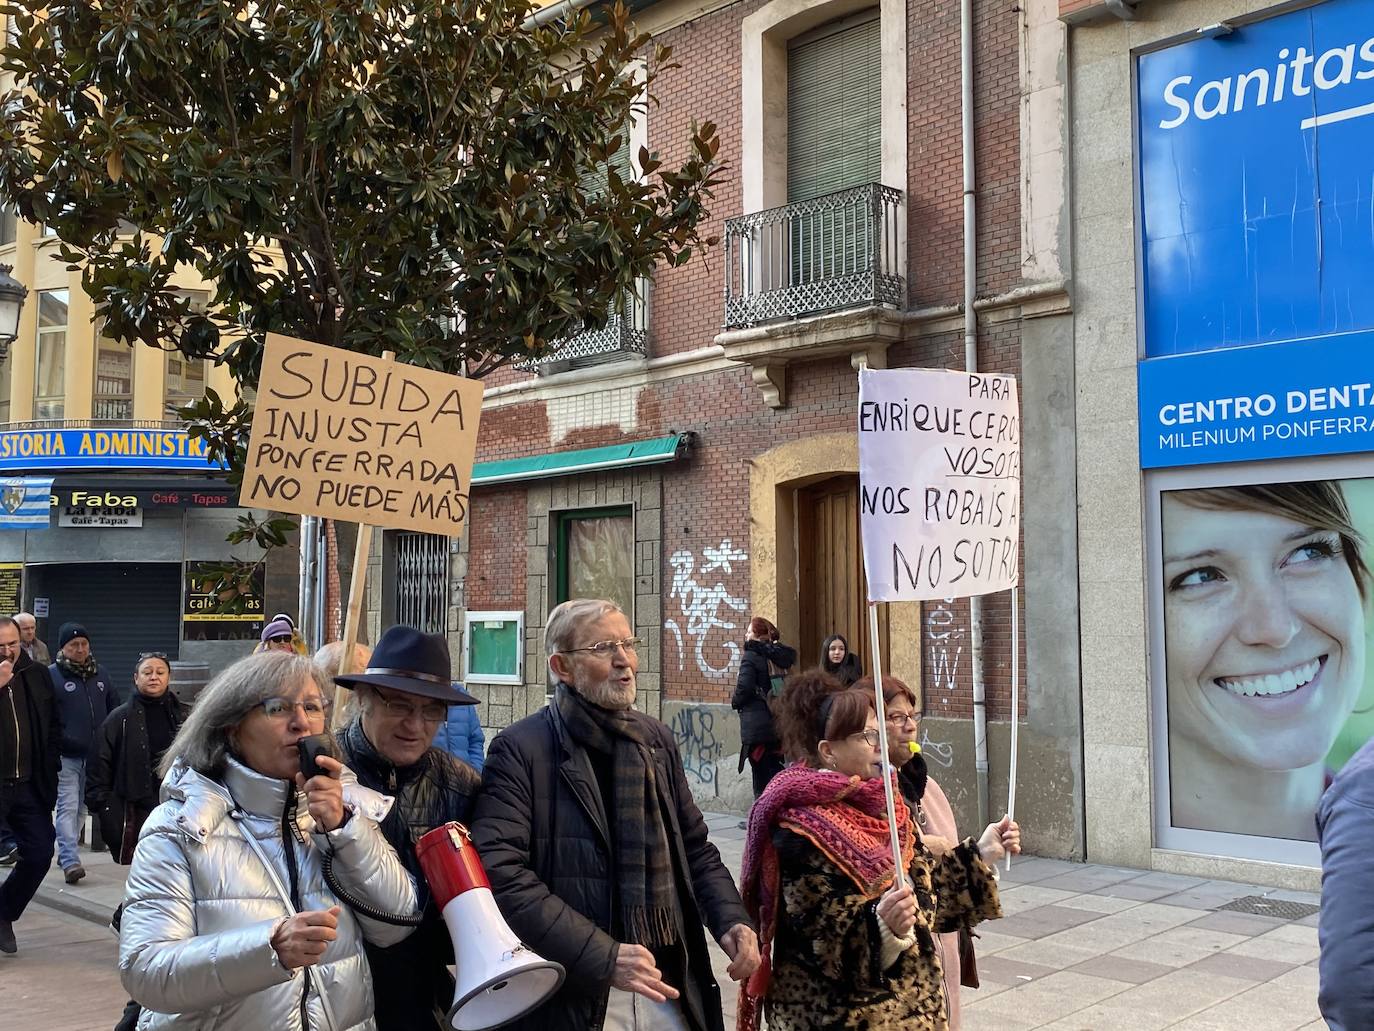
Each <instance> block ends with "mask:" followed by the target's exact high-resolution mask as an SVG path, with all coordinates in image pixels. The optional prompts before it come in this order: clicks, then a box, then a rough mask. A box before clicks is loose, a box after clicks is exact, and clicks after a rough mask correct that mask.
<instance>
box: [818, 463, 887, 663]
mask: <svg viewBox="0 0 1374 1031" xmlns="http://www.w3.org/2000/svg"><path fill="white" fill-rule="evenodd" d="M796 514H797V559H798V562H797V615H798V633H799V639H798V642H797V644H798V652H799V654H800V661H801V665H802V667H803V668H804V667H806V666H813V665H816V664H817V663H819V662H820V661H821V654H820V647H821V642H822V641H823V640H825V638H827V637H829V636H830V635H831V634H841V635H843V636H844V639H845V640H846V641H848V642H849V646H850V648H852V649H853V650H854V652H855V654H857V655H858V656H859V658H860V660H861V661H862V662H863V667H864V671H865V672H872V669H873V655H872V650H871V648H870V647H869V634H868V605H867V601H866V598H867V595H866V592H865V586H864V570H863V552H862V550H861V548H860V542H859V477H858V476H857V475H855V474H853V473H845V474H841V475H839V476H832V477H830V478H829V479H825V480H821V481H820V482H819V483H813V484H809V485H808V486H805V487H801V488H798V489H797V498H796ZM888 612H889V608H888V606H883V608H882V610H881V612H880V620H881V622H880V624H879V633H880V634H881V641H880V643H881V644H882V645H883V654H884V655H886V656H888V657H889V658H888V661H891V653H890V651H889V650H888V648H887V641H888V638H889V634H888V627H887V623H888V618H887V617H888Z"/></svg>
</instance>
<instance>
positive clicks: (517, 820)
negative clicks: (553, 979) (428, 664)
mask: <svg viewBox="0 0 1374 1031" xmlns="http://www.w3.org/2000/svg"><path fill="white" fill-rule="evenodd" d="M630 634H631V630H630V624H629V621H628V620H627V619H626V618H625V614H624V613H623V612H622V611H621V610H620V609H619V608H618V607H617V606H616V605H615V604H614V603H612V602H608V601H593V600H588V599H577V600H573V601H567V602H564V603H563V604H562V605H559V606H558V607H557V608H555V609H554V610H553V612H551V613H550V614H549V620H548V626H547V628H546V630H545V647H546V649H547V652H548V656H549V669H550V671H551V672H552V674H553V676H554V678H555V679H556V680H557V685H558V686H557V688H556V695H555V699H554V701H553V703H552V704H551V705H549V706H547V707H546V708H544V709H543V710H541V711H540V712H537V713H535V714H534V715H533V716H529V717H526V718H525V719H523V720H521V721H519V722H518V723H515V724H514V725H512V726H510V727H508V728H506V729H505V730H504V731H502V732H501V733H500V734H498V735H497V737H496V740H495V741H493V742H492V745H491V748H490V750H489V751H488V753H487V764H486V768H485V769H484V770H483V774H482V794H481V796H480V797H479V798H478V801H477V811H476V816H475V819H474V821H473V841H474V843H475V844H476V845H477V848H478V850H479V852H480V853H481V855H482V860H483V863H484V865H485V866H486V870H487V874H488V876H489V877H490V879H491V886H492V891H493V892H494V894H495V896H496V900H497V903H498V905H499V906H500V908H501V913H502V915H503V916H504V917H505V918H506V921H507V922H508V923H509V924H510V926H511V929H512V930H513V931H515V933H516V934H518V935H519V936H520V938H521V939H522V940H523V941H524V942H525V943H526V944H527V945H529V946H530V947H531V948H532V949H534V950H535V951H536V952H537V953H539V954H540V955H542V956H544V957H545V958H547V959H551V960H555V961H557V962H558V963H561V964H562V965H563V966H564V967H565V968H566V970H567V973H568V977H567V981H566V982H565V983H564V986H563V988H562V990H561V991H559V992H558V994H556V995H555V996H554V997H553V998H552V999H551V1000H550V1001H549V1002H547V1003H545V1004H544V1005H543V1006H541V1007H539V1008H538V1009H536V1010H534V1011H533V1012H532V1013H530V1014H529V1015H527V1016H526V1017H524V1018H523V1019H522V1020H521V1021H519V1022H517V1023H516V1024H515V1025H512V1026H513V1027H516V1028H519V1029H522V1031H560V1029H567V1031H573V1029H577V1031H600V1029H603V1028H604V1029H606V1031H631V1029H633V1031H683V1029H690V1031H722V1015H721V1006H720V989H719V987H718V986H717V985H716V982H715V978H714V977H713V976H712V973H711V957H710V954H709V952H708V945H707V942H706V935H705V933H704V932H703V930H702V925H703V924H705V925H706V926H708V927H709V928H710V930H711V934H712V935H713V936H714V937H715V938H716V940H717V941H719V942H720V945H721V948H722V949H724V950H725V953H726V954H727V955H728V956H729V957H730V960H731V963H730V976H731V977H732V978H734V979H736V980H742V979H744V978H747V977H748V976H749V975H750V974H752V973H753V971H754V970H755V969H756V968H757V966H758V964H759V951H758V939H757V937H756V935H755V932H754V928H753V926H752V925H751V923H750V921H749V917H748V915H747V914H746V913H745V910H744V906H743V904H742V903H741V901H740V897H739V892H738V890H737V889H736V887H735V882H734V880H733V879H732V878H731V877H730V873H729V871H728V870H727V869H726V868H725V864H724V863H722V862H721V858H720V853H719V852H718V851H716V847H715V846H714V845H712V844H711V843H710V841H708V840H707V836H706V823H705V821H704V820H703V819H702V816H701V813H700V811H699V810H698V809H697V807H696V804H695V802H693V800H692V795H691V791H690V789H689V788H688V786H687V778H686V776H685V775H684V774H683V769H682V759H681V757H680V756H679V755H678V750H677V746H676V744H675V743H674V741H673V736H672V733H671V732H670V731H669V730H668V728H667V727H666V726H664V725H663V724H662V723H661V722H659V721H658V720H656V719H653V718H651V717H649V716H646V715H644V714H643V713H640V712H636V711H635V710H634V709H633V708H632V705H633V703H634V699H635V674H636V672H637V670H638V668H639V659H638V657H637V654H636V650H635V649H636V646H637V645H638V643H639V642H638V641H636V640H635V639H634V638H632V637H631V636H630Z"/></svg>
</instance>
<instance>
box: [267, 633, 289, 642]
mask: <svg viewBox="0 0 1374 1031" xmlns="http://www.w3.org/2000/svg"><path fill="white" fill-rule="evenodd" d="M267 643H268V644H290V643H291V635H290V634H278V635H277V636H276V637H269V638H268V639H267Z"/></svg>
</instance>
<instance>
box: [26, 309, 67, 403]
mask: <svg viewBox="0 0 1374 1031" xmlns="http://www.w3.org/2000/svg"><path fill="white" fill-rule="evenodd" d="M68 302H69V294H68V292H67V291H66V290H43V291H41V292H40V293H39V294H38V342H37V344H38V347H37V357H36V360H35V363H34V388H33V417H34V418H35V419H61V418H62V416H63V413H64V412H65V410H66V405H65V403H64V401H65V385H64V384H65V377H66V370H67V308H68Z"/></svg>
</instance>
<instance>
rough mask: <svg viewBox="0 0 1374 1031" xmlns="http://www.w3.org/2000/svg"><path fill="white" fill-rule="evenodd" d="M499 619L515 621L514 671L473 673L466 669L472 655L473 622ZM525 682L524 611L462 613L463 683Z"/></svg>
mask: <svg viewBox="0 0 1374 1031" xmlns="http://www.w3.org/2000/svg"><path fill="white" fill-rule="evenodd" d="M487 621H500V622H502V623H510V622H512V621H514V623H515V641H516V649H515V673H514V674H509V675H507V674H504V673H473V672H472V671H471V670H470V669H468V668H467V667H468V658H469V656H471V655H472V627H473V624H474V623H483V622H487ZM524 682H525V613H524V612H522V611H518V610H509V611H501V612H496V611H480V612H464V613H463V683H464V684H523V683H524Z"/></svg>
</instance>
